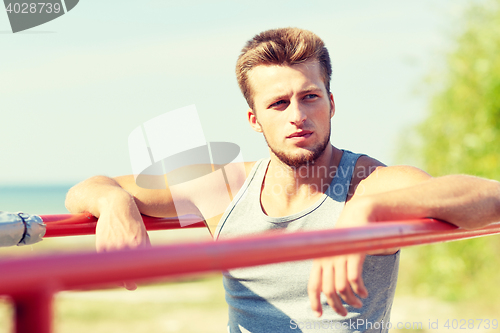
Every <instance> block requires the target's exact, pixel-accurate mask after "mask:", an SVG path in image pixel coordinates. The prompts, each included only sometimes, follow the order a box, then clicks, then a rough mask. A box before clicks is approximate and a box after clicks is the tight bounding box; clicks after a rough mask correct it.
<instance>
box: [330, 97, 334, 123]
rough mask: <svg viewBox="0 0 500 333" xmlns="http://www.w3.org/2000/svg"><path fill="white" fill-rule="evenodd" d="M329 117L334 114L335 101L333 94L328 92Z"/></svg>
mask: <svg viewBox="0 0 500 333" xmlns="http://www.w3.org/2000/svg"><path fill="white" fill-rule="evenodd" d="M330 105H331V109H330V119H331V118H333V115H334V114H335V101H334V100H333V94H332V93H330Z"/></svg>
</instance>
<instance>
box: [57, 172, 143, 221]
mask: <svg viewBox="0 0 500 333" xmlns="http://www.w3.org/2000/svg"><path fill="white" fill-rule="evenodd" d="M111 203H115V204H116V203H118V204H121V205H131V204H133V203H134V199H133V197H132V196H131V195H130V194H129V193H127V192H126V191H125V190H124V189H122V188H121V186H120V185H119V184H118V183H117V182H116V181H115V180H114V179H112V178H109V177H105V176H95V177H92V178H89V179H87V180H85V181H83V182H81V183H79V184H77V185H75V186H73V187H72V188H71V189H70V190H69V191H68V194H67V195H66V202H65V205H66V208H67V209H68V211H69V212H71V213H83V212H89V213H91V214H92V215H94V216H96V217H99V216H100V213H101V211H102V209H103V207H106V206H109V205H110V204H111Z"/></svg>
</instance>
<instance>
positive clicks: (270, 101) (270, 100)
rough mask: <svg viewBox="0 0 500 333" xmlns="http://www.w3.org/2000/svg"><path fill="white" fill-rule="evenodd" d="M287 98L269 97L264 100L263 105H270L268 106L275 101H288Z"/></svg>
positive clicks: (279, 96) (283, 96)
mask: <svg viewBox="0 0 500 333" xmlns="http://www.w3.org/2000/svg"><path fill="white" fill-rule="evenodd" d="M289 98H290V97H289V96H288V95H287V94H282V95H276V96H273V97H269V98H268V99H266V101H265V103H266V105H270V104H273V103H276V102H277V101H280V100H282V99H289Z"/></svg>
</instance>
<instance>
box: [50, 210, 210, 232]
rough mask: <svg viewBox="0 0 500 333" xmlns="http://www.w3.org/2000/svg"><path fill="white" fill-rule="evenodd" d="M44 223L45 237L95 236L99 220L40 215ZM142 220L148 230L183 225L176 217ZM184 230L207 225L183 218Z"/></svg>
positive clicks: (149, 217) (194, 219) (144, 217)
mask: <svg viewBox="0 0 500 333" xmlns="http://www.w3.org/2000/svg"><path fill="white" fill-rule="evenodd" d="M40 217H41V218H42V220H43V222H45V224H46V225H47V227H46V232H45V236H44V237H61V236H78V235H93V234H95V227H96V224H97V218H96V217H94V216H92V215H91V214H89V213H86V214H55V215H40ZM142 220H143V221H144V225H145V226H146V230H167V229H179V228H181V224H180V222H179V219H178V218H176V217H163V218H159V217H151V216H146V215H142ZM182 221H183V224H185V225H184V226H182V228H202V227H205V223H204V222H203V221H200V219H199V218H197V217H196V216H194V215H193V216H185V217H183V220H182Z"/></svg>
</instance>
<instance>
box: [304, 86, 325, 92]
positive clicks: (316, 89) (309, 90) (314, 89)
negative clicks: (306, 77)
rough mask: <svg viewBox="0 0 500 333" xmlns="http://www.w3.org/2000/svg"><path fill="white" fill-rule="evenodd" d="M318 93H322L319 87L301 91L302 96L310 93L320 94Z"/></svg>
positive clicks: (310, 87)
mask: <svg viewBox="0 0 500 333" xmlns="http://www.w3.org/2000/svg"><path fill="white" fill-rule="evenodd" d="M318 91H321V88H320V87H318V86H309V87H307V88H305V89H303V90H301V91H300V93H301V94H307V93H310V92H318Z"/></svg>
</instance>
